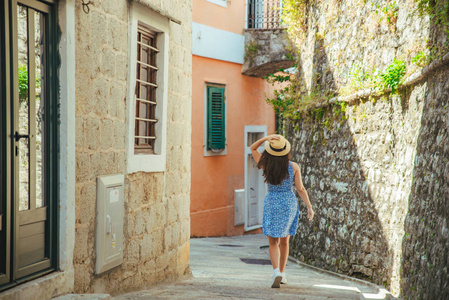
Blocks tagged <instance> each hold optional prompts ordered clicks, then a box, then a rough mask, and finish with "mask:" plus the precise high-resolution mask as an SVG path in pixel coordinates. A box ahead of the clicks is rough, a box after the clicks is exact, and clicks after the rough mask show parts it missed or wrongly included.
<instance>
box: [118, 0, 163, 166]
mask: <svg viewBox="0 0 449 300" xmlns="http://www.w3.org/2000/svg"><path fill="white" fill-rule="evenodd" d="M130 5H131V9H130V26H129V46H128V49H129V60H128V62H129V63H128V66H129V67H128V83H127V84H128V93H127V100H126V111H127V122H126V127H127V134H126V157H127V160H126V161H127V166H126V171H127V173H128V174H130V173H134V172H139V171H142V172H164V171H165V165H166V157H167V104H168V50H169V30H170V24H169V22H170V20H169V19H168V18H166V17H164V16H162V15H160V14H159V13H157V12H155V11H153V10H151V9H149V8H148V7H145V6H143V5H141V4H138V3H135V2H131V4H130ZM139 24H141V25H144V26H146V27H148V28H149V29H151V30H152V31H154V32H156V33H157V48H158V49H159V53H158V54H157V56H156V57H157V58H156V65H157V66H158V68H159V70H158V72H157V79H156V83H157V85H158V88H157V90H156V101H157V106H156V118H157V119H158V120H159V121H158V122H157V123H156V141H155V147H154V154H143V153H142V154H134V136H135V133H134V129H135V117H136V95H135V90H136V72H137V27H138V25H139Z"/></svg>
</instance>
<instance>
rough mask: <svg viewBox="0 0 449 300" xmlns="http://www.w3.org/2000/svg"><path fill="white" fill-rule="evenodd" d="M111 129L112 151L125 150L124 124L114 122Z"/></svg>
mask: <svg viewBox="0 0 449 300" xmlns="http://www.w3.org/2000/svg"><path fill="white" fill-rule="evenodd" d="M111 127H113V128H114V138H113V142H114V149H116V150H125V138H126V124H124V122H120V121H114V122H113V124H112V125H111Z"/></svg>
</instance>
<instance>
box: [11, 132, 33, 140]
mask: <svg viewBox="0 0 449 300" xmlns="http://www.w3.org/2000/svg"><path fill="white" fill-rule="evenodd" d="M29 138H30V135H29V134H19V133H18V132H17V131H16V133H15V134H14V139H15V140H16V142H18V141H19V140H20V139H29Z"/></svg>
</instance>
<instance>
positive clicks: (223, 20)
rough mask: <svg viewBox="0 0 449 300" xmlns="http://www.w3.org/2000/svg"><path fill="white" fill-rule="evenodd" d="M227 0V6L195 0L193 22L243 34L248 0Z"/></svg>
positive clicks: (204, 0)
mask: <svg viewBox="0 0 449 300" xmlns="http://www.w3.org/2000/svg"><path fill="white" fill-rule="evenodd" d="M216 1H219V0H216ZM223 2H225V1H223ZM226 2H227V7H222V6H220V5H217V4H214V3H211V2H209V1H207V0H193V12H192V13H193V22H197V23H200V24H205V25H208V26H211V27H214V28H217V29H222V30H226V31H230V32H233V33H237V34H243V29H244V28H245V11H246V10H245V7H246V0H231V1H226Z"/></svg>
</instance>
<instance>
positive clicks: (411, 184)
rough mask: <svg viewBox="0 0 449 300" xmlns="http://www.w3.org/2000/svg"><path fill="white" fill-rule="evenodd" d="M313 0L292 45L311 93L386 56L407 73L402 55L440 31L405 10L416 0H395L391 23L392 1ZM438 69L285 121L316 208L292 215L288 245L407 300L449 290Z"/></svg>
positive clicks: (340, 87)
mask: <svg viewBox="0 0 449 300" xmlns="http://www.w3.org/2000/svg"><path fill="white" fill-rule="evenodd" d="M311 3H312V4H310V5H309V6H308V19H307V26H308V27H307V32H306V36H305V40H304V42H303V43H302V44H300V45H298V47H300V48H301V52H300V58H299V67H298V69H299V73H298V77H299V80H300V83H301V84H302V86H304V87H306V89H307V90H308V91H309V92H310V91H314V90H315V91H316V90H321V91H332V92H334V93H335V94H336V95H341V94H342V93H344V92H346V93H347V92H348V87H350V85H351V84H353V83H354V78H353V77H351V76H350V73H351V70H354V69H357V70H359V71H362V72H363V71H364V70H365V71H366V70H369V69H371V68H377V69H379V70H383V69H385V67H386V66H387V65H389V64H392V63H393V58H397V59H402V60H403V61H405V63H406V65H407V66H408V68H407V71H408V74H410V73H412V72H413V71H415V70H416V68H417V67H416V66H415V65H413V64H412V63H411V59H412V58H413V57H414V56H415V55H416V53H418V52H419V51H421V50H425V48H424V47H425V45H426V41H427V40H433V41H435V42H436V43H441V42H442V40H444V39H445V38H444V35H441V34H440V35H439V34H438V32H436V29H435V28H432V26H431V25H430V24H429V20H428V18H427V17H419V16H417V15H416V14H414V13H413V9H414V8H415V5H416V4H415V2H414V1H406V0H403V1H396V4H397V7H398V11H397V19H395V20H394V21H393V22H391V23H388V22H387V18H386V15H385V14H384V13H383V12H382V8H383V7H386V6H387V5H389V4H391V2H387V1H366V2H365V1H314V2H311ZM381 17H382V18H381ZM444 68H446V69H447V66H446V67H444ZM444 68H443V69H440V70H439V71H437V72H436V73H433V74H431V75H430V76H429V77H428V78H427V79H425V80H423V82H420V83H419V84H417V85H415V86H413V87H411V88H408V89H407V90H406V91H401V93H400V95H384V96H383V97H372V98H370V99H361V100H358V101H356V102H355V103H351V104H350V105H349V106H348V108H347V110H346V112H345V113H343V112H341V110H340V106H338V105H336V106H329V107H325V108H324V109H323V110H324V111H318V112H316V111H315V112H314V114H315V117H314V118H313V117H312V118H311V115H308V116H303V118H300V119H299V120H297V121H290V123H289V125H288V129H287V135H288V136H289V138H290V139H292V141H293V143H294V144H295V146H294V159H293V160H295V161H297V162H298V163H299V164H300V166H301V167H302V172H303V176H304V183H305V185H306V188H307V189H308V191H309V195H310V198H311V201H312V203H313V204H314V206H315V209H316V219H315V220H314V221H313V222H312V223H309V222H308V221H307V220H306V214H303V215H302V216H301V219H300V226H299V228H298V231H297V235H296V236H295V237H294V239H293V240H292V253H293V255H295V256H296V257H298V258H300V259H301V260H303V261H306V262H309V263H311V264H314V265H317V266H320V267H323V268H326V269H330V270H333V271H336V272H340V273H345V274H349V275H353V276H357V277H362V278H365V279H368V280H372V281H373V282H375V283H378V284H380V285H385V286H386V287H388V288H389V289H390V290H391V291H392V292H393V293H394V294H396V295H397V294H400V293H401V291H402V295H404V296H406V297H411V299H415V298H417V297H423V299H426V297H425V296H424V295H426V296H427V299H430V298H432V297H431V296H434V297H436V298H438V297H440V295H445V294H447V293H449V292H448V282H449V275H448V270H447V269H448V249H449V248H448V229H447V228H448V227H447V226H448V225H447V222H448V209H447V208H448V201H449V200H448V199H449V191H448V178H447V174H448V172H447V171H448V167H447V162H448V159H449V154H448V153H449V152H448V149H447V147H448V146H444V145H448V144H449V137H448V131H449V123H448V120H449V119H448V117H447V114H448V103H447V101H448V99H447V84H448V81H447V71H445V69H444ZM445 75H446V77H445ZM355 85H357V83H356V84H355ZM345 88H346V89H345ZM349 92H351V91H350V89H349ZM323 112H324V115H323V116H322V117H320V116H319V115H320V113H323ZM317 115H318V117H317ZM432 176H433V177H432ZM434 178H436V179H437V180H438V183H437V184H435V182H434V181H433V180H434ZM430 181H432V184H431V187H429V182H430ZM429 203H432V204H431V205H430V204H429ZM421 220H422V221H421ZM434 278H438V279H437V280H434ZM429 297H430V298H429Z"/></svg>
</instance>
